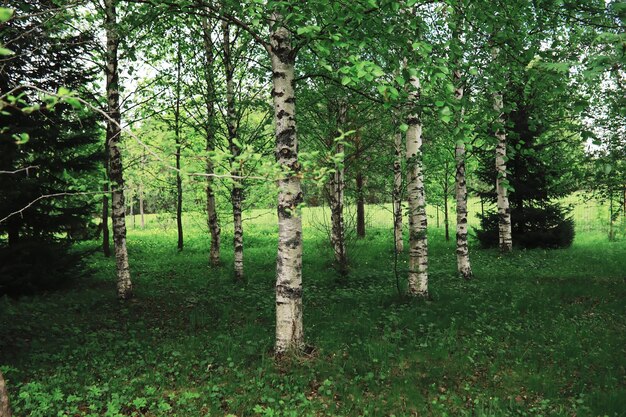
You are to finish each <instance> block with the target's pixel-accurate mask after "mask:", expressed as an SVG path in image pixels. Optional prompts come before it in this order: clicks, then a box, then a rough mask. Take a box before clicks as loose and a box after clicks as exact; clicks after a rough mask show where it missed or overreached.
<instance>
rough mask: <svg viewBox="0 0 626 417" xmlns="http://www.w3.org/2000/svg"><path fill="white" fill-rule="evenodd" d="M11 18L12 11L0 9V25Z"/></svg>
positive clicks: (4, 8)
mask: <svg viewBox="0 0 626 417" xmlns="http://www.w3.org/2000/svg"><path fill="white" fill-rule="evenodd" d="M11 17H13V9H8V8H6V7H0V23H2V22H6V21H7V20H9V19H10V18H11Z"/></svg>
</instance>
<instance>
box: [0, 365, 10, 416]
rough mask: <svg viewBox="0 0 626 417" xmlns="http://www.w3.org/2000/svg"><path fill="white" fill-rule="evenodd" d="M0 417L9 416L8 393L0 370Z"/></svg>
mask: <svg viewBox="0 0 626 417" xmlns="http://www.w3.org/2000/svg"><path fill="white" fill-rule="evenodd" d="M0 417H11V404H10V403H9V393H8V392H7V386H6V383H5V381H4V375H2V371H0Z"/></svg>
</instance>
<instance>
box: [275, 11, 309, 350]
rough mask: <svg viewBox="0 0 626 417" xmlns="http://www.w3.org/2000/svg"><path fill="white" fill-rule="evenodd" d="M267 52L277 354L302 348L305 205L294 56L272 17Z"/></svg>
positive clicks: (278, 17)
mask: <svg viewBox="0 0 626 417" xmlns="http://www.w3.org/2000/svg"><path fill="white" fill-rule="evenodd" d="M272 20H273V22H272V23H273V29H272V33H271V35H270V41H271V45H270V47H269V48H268V49H269V53H270V58H271V62H272V75H273V77H272V79H273V91H272V97H273V101H274V121H275V125H276V159H277V162H278V164H279V165H280V166H281V167H282V168H283V170H284V171H285V173H284V174H283V177H282V178H280V179H279V180H278V255H277V258H276V353H277V354H283V353H285V352H288V351H290V350H296V351H299V350H302V348H303V347H304V332H303V328H302V218H301V214H300V211H299V210H300V209H299V206H300V204H301V203H302V201H303V196H302V188H301V186H300V176H299V174H300V164H299V162H298V139H297V134H296V119H295V112H296V103H295V92H294V85H295V82H294V66H295V53H296V51H295V50H294V49H293V47H292V44H291V38H290V33H289V31H288V30H287V29H286V28H284V27H282V26H281V25H280V22H281V20H282V16H281V15H279V14H276V13H275V14H273V15H272Z"/></svg>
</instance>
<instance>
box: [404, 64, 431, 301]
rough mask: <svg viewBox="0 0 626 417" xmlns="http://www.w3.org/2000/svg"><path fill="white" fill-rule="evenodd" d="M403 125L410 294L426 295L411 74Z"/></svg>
mask: <svg viewBox="0 0 626 417" xmlns="http://www.w3.org/2000/svg"><path fill="white" fill-rule="evenodd" d="M409 84H410V88H411V90H410V92H409V97H408V106H409V109H408V114H409V115H408V117H407V121H406V124H407V125H408V129H407V132H406V161H407V198H408V201H409V275H408V281H409V294H411V295H414V296H420V297H427V296H428V237H427V222H428V220H427V217H426V195H425V191H424V173H423V161H422V122H421V120H420V115H419V113H418V109H417V104H418V100H419V92H420V81H419V78H418V77H417V74H415V73H413V74H411V76H410V79H409Z"/></svg>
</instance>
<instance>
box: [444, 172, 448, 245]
mask: <svg viewBox="0 0 626 417" xmlns="http://www.w3.org/2000/svg"><path fill="white" fill-rule="evenodd" d="M443 225H444V227H445V228H446V242H448V241H449V240H450V221H449V217H448V181H447V180H446V182H445V183H444V185H443Z"/></svg>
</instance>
